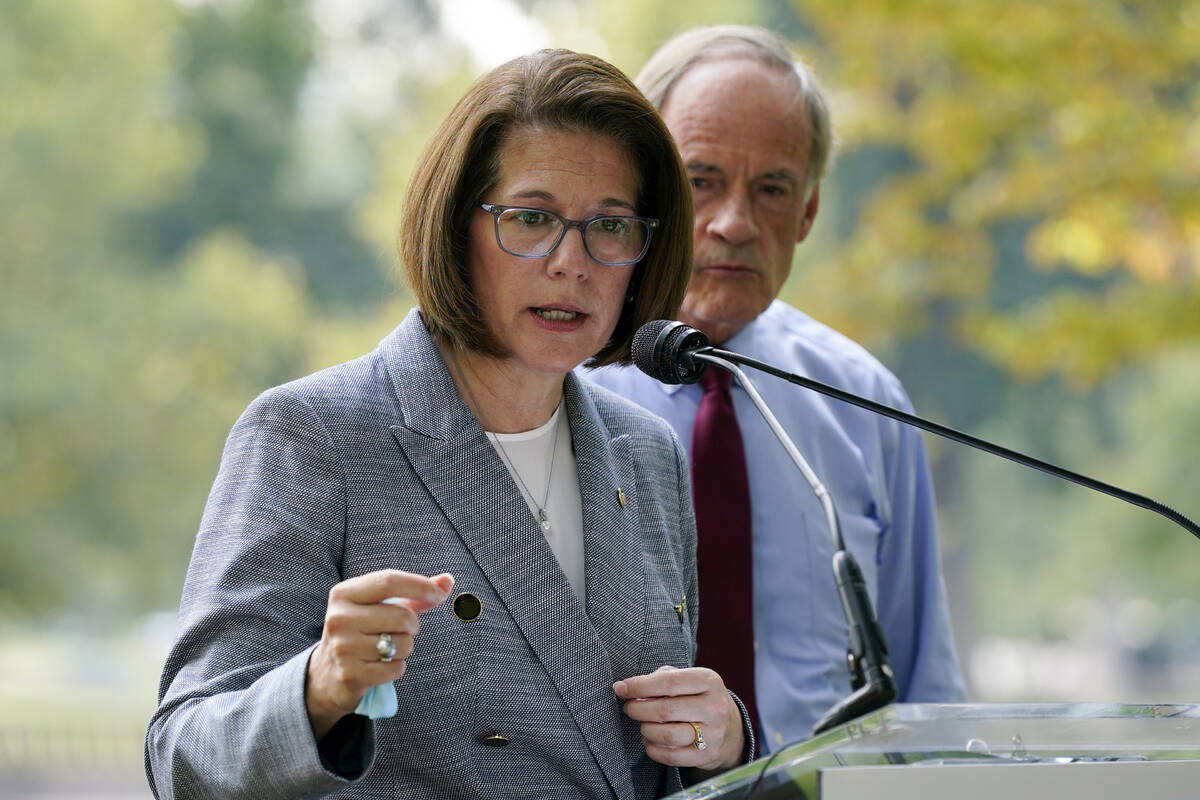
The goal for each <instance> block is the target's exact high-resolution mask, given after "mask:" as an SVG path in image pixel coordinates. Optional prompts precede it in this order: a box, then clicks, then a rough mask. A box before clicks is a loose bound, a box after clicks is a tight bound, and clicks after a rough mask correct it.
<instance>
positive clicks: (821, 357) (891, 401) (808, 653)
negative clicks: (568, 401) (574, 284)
mask: <svg viewBox="0 0 1200 800" xmlns="http://www.w3.org/2000/svg"><path fill="white" fill-rule="evenodd" d="M723 348H724V349H726V350H731V351H734V352H737V353H742V354H744V355H747V356H751V357H753V358H757V359H759V360H762V361H765V362H767V363H770V364H772V365H774V366H777V367H780V368H782V369H785V370H788V371H789V372H796V373H799V374H801V375H804V376H806V377H809V378H811V379H813V380H817V381H821V382H822V383H827V384H829V385H832V386H835V387H837V388H840V389H844V390H846V391H849V392H853V393H855V394H858V395H863V396H865V397H867V398H870V399H872V400H875V401H876V402H879V403H883V404H885V405H889V406H892V407H895V408H899V409H902V410H905V411H911V410H912V405H911V403H910V401H909V399H908V396H907V395H906V394H905V392H904V388H903V387H902V386H901V385H900V382H899V381H898V380H897V379H896V377H895V376H894V375H892V374H891V373H890V372H889V371H888V370H887V369H886V368H885V367H884V366H883V365H882V364H880V363H879V362H878V361H877V360H876V359H875V358H874V357H873V356H871V355H870V354H869V353H868V352H867V351H866V350H864V349H863V348H862V347H860V346H859V345H857V344H855V343H854V342H852V341H850V340H849V339H847V338H846V337H844V336H842V335H841V334H839V333H837V332H836V331H834V330H832V329H830V328H828V327H826V326H824V325H822V324H820V323H818V322H816V321H815V320H813V319H812V318H810V317H808V316H807V315H805V314H803V313H802V312H800V311H798V310H796V309H794V308H792V307H791V306H789V305H787V304H785V303H782V302H780V301H778V300H776V301H775V302H773V303H772V304H771V306H770V307H769V308H768V309H767V310H766V311H765V312H763V313H762V314H761V315H760V316H759V317H758V319H756V320H755V321H754V322H752V323H750V324H749V325H747V326H746V327H744V328H743V329H742V330H741V331H739V332H738V333H737V335H736V336H734V337H733V338H732V339H730V340H729V341H728V342H726V343H725V344H724V345H723ZM580 374H581V375H582V376H584V377H585V378H587V379H589V380H592V381H594V382H596V383H599V384H600V385H602V386H605V387H607V388H609V389H612V390H613V391H615V392H617V393H618V394H620V395H623V396H624V397H627V398H630V399H631V400H634V401H635V402H637V403H640V404H641V405H642V406H644V407H645V408H647V409H649V410H650V411H653V412H654V413H656V414H658V415H660V416H662V417H663V418H665V419H666V420H667V421H668V422H669V423H670V424H671V425H672V427H674V429H675V431H676V433H677V434H678V435H679V438H680V439H681V440H682V442H683V444H684V446H685V447H687V446H690V443H691V440H692V423H693V420H694V419H695V416H696V409H697V407H698V405H699V403H700V396H701V394H702V391H701V389H700V386H699V385H698V384H694V385H690V386H667V385H665V384H661V383H659V382H657V381H655V380H652V379H651V378H649V377H648V376H646V375H644V374H643V373H642V372H641V371H639V370H638V369H636V368H635V367H605V368H602V369H598V370H585V369H582V368H581V369H580ZM747 374H748V375H749V376H750V378H751V380H753V381H754V384H755V386H756V387H757V388H758V390H759V392H760V393H761V394H762V396H763V398H764V399H765V400H766V402H767V404H768V405H769V406H770V408H771V410H772V411H773V412H774V413H775V415H776V416H777V417H778V418H779V421H780V423H781V424H782V425H783V427H784V429H786V430H787V432H788V435H789V436H791V438H792V440H793V441H794V442H795V443H796V446H797V448H799V450H800V452H801V453H802V454H803V455H804V457H805V459H806V460H807V461H808V462H809V463H810V464H811V465H812V468H813V469H814V470H815V471H816V473H817V475H818V476H819V477H820V478H821V480H822V481H823V482H824V483H825V485H826V487H827V488H828V489H829V491H830V493H831V494H832V495H833V498H834V502H835V504H836V506H837V510H838V515H839V519H840V521H841V525H842V534H843V536H844V537H845V540H846V545H847V547H848V548H849V549H850V550H851V551H852V552H853V553H854V556H855V558H856V559H857V560H858V562H859V565H860V566H861V567H862V569H863V574H864V576H865V577H866V580H867V586H868V587H869V589H870V594H871V599H872V600H873V601H874V603H875V608H876V613H877V614H878V617H879V621H880V623H881V624H882V625H883V629H884V633H885V635H886V636H887V642H888V648H889V651H890V660H891V665H892V669H893V670H894V671H895V675H896V683H897V685H898V687H899V697H898V700H899V701H901V702H958V701H961V700H963V699H964V697H965V692H964V690H963V682H962V676H961V673H960V670H959V665H958V658H957V656H956V654H955V650H954V641H953V638H952V634H951V630H950V615H949V611H948V609H947V602H946V589H945V584H944V581H943V579H942V570H941V556H940V554H939V552H938V543H937V527H936V521H935V514H934V512H935V507H934V498H933V487H932V482H931V480H930V476H929V464H928V461H927V459H926V456H925V445H924V441H923V440H922V438H921V433H920V431H918V430H916V429H914V428H911V427H909V426H907V425H904V424H902V423H900V422H896V421H894V420H891V419H888V418H886V417H882V416H878V415H875V414H873V413H871V412H869V411H866V410H865V409H860V408H857V407H855V406H852V405H849V404H847V403H843V402H841V401H839V400H835V399H833V398H828V397H825V396H824V395H822V394H818V393H817V392H813V391H810V390H808V389H805V388H802V387H800V386H795V385H792V384H790V383H787V382H785V381H783V380H781V379H778V378H775V377H772V376H770V375H767V374H765V373H757V372H754V371H753V370H750V371H748V372H747ZM733 403H734V409H735V410H736V412H737V417H738V423H739V424H740V426H741V429H742V438H743V441H744V445H745V448H746V461H747V468H748V470H749V476H750V499H751V504H752V506H753V508H752V514H753V527H754V533H753V535H754V638H755V642H756V648H757V658H756V661H755V681H756V684H757V692H758V698H757V699H758V710H759V715H760V717H761V721H762V726H763V734H764V735H763V740H762V745H763V751H764V752H770V751H772V750H774V749H777V748H779V747H780V746H781V745H782V744H784V743H790V742H793V741H796V740H800V739H805V738H808V737H809V736H810V734H811V729H812V726H813V723H815V722H816V721H817V719H818V718H820V717H821V715H823V714H824V713H825V711H827V710H828V709H829V708H830V707H831V706H832V705H833V704H834V703H836V702H837V701H838V700H840V699H841V698H842V697H844V696H845V695H847V694H848V693H849V692H850V679H849V674H848V671H847V668H846V621H845V617H844V615H843V613H842V607H841V603H840V602H839V600H838V595H837V590H836V589H835V587H834V581H833V572H832V566H831V564H832V559H833V543H832V539H831V535H830V533H829V529H828V525H827V524H826V521H825V517H824V514H823V513H822V511H821V507H820V503H819V502H818V501H817V499H816V497H815V496H814V494H813V492H812V490H811V489H810V488H809V486H808V484H807V483H806V482H805V480H804V478H803V476H802V475H801V474H800V472H799V470H797V469H796V467H795V465H794V464H793V463H792V462H791V459H789V458H788V455H787V453H786V452H785V451H784V449H783V447H781V446H780V444H779V442H778V440H777V439H776V438H775V436H774V435H773V434H772V433H771V431H770V429H769V428H768V427H767V425H766V423H765V422H764V421H763V419H762V417H761V416H760V415H759V413H758V411H757V409H755V407H754V405H753V404H752V403H751V401H750V398H749V397H747V396H746V393H745V391H743V390H742V389H741V388H740V387H739V386H737V384H736V383H735V384H734V389H733ZM699 546H700V547H701V548H703V547H704V542H703V541H701V542H700V543H699ZM703 602H704V587H703V586H701V587H700V603H701V609H700V611H701V615H700V624H701V625H703V624H704V614H703V610H704V609H703Z"/></svg>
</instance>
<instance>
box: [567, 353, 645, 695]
mask: <svg viewBox="0 0 1200 800" xmlns="http://www.w3.org/2000/svg"><path fill="white" fill-rule="evenodd" d="M564 391H565V395H566V399H567V408H568V410H569V411H570V412H571V439H572V443H573V444H574V445H575V462H576V465H577V468H578V472H579V491H580V494H581V495H582V504H583V543H584V554H585V555H584V564H585V566H584V581H585V583H586V585H587V615H588V617H589V618H590V619H591V621H592V625H593V626H594V627H595V628H596V631H597V632H598V633H599V634H600V638H601V639H602V640H603V642H604V644H605V648H606V649H607V650H608V652H609V653H610V655H611V659H612V666H613V672H614V674H615V675H616V677H617V679H622V678H628V677H631V676H633V675H636V674H638V671H639V666H640V655H641V651H642V643H643V639H644V637H645V632H646V624H645V622H646V587H645V583H646V570H645V565H644V564H643V563H642V553H643V552H644V551H645V547H644V544H643V542H642V532H641V528H640V526H639V525H638V516H637V508H638V496H637V487H636V482H635V480H634V476H633V465H632V464H631V463H630V460H629V437H628V435H624V436H620V437H617V438H616V439H610V438H609V433H608V429H607V428H606V427H605V425H604V423H603V421H602V420H601V419H600V417H599V415H598V414H597V413H596V406H595V404H594V403H592V401H591V399H590V397H588V395H587V394H586V392H585V390H584V388H583V386H582V384H581V383H580V381H579V379H578V378H577V377H576V376H575V375H574V373H568V375H567V380H566V385H565V387H564Z"/></svg>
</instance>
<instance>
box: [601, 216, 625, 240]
mask: <svg viewBox="0 0 1200 800" xmlns="http://www.w3.org/2000/svg"><path fill="white" fill-rule="evenodd" d="M599 222H600V229H601V230H602V231H604V232H605V233H607V234H609V235H610V236H624V235H625V234H626V233H627V232H628V231H629V223H627V222H626V221H625V220H623V219H621V218H619V217H605V218H603V219H601V220H600V221H599Z"/></svg>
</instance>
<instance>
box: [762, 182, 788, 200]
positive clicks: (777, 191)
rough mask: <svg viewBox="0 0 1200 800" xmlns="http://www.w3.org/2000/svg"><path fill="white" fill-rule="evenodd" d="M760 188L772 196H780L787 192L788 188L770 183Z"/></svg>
mask: <svg viewBox="0 0 1200 800" xmlns="http://www.w3.org/2000/svg"><path fill="white" fill-rule="evenodd" d="M762 190H763V192H764V193H765V194H769V195H771V196H772V197H782V196H783V195H786V194H787V193H788V190H787V188H786V187H784V186H775V185H772V184H767V185H766V186H764V187H762Z"/></svg>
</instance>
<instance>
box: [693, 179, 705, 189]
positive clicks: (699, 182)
mask: <svg viewBox="0 0 1200 800" xmlns="http://www.w3.org/2000/svg"><path fill="white" fill-rule="evenodd" d="M708 186H709V181H708V178H698V177H693V178H692V188H693V189H707V188H708Z"/></svg>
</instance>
